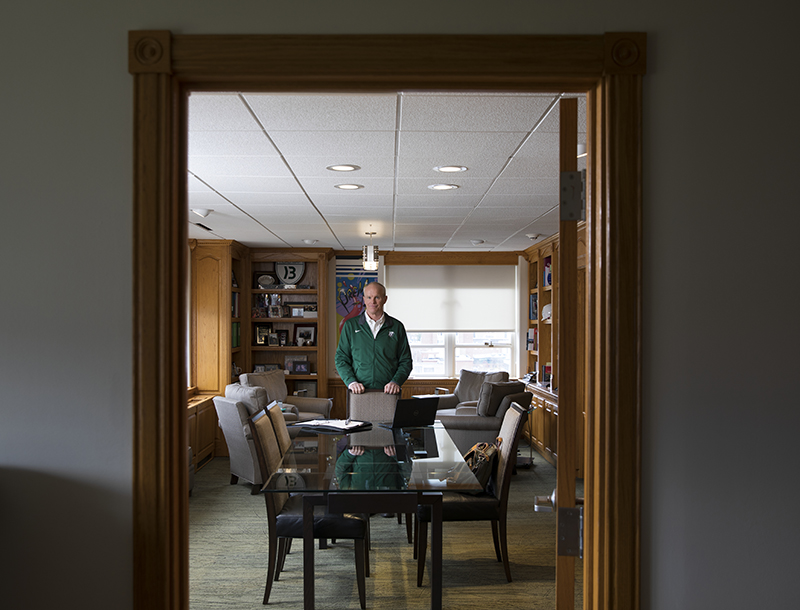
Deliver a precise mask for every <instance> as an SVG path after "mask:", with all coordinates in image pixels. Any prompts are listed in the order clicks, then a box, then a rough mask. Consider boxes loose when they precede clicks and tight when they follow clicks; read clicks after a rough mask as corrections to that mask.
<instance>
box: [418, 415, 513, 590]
mask: <svg viewBox="0 0 800 610" xmlns="http://www.w3.org/2000/svg"><path fill="white" fill-rule="evenodd" d="M527 418H528V412H527V410H525V409H523V408H522V407H520V405H518V404H517V403H512V405H511V407H510V408H509V409H508V410H507V411H506V413H505V415H504V416H503V423H502V425H501V427H500V433H499V435H498V436H499V438H500V439H502V440H501V443H500V451H499V453H498V460H497V470H496V475H495V477H494V481H493V483H494V485H493V487H492V488H491V489H492V492H491V493H490V492H488V491H487V492H484V493H479V494H469V493H460V492H445V493H443V494H442V521H490V522H491V524H492V539H493V541H494V551H495V555H496V556H497V561H502V562H503V567H504V568H505V571H506V578H507V579H508V582H511V568H510V567H509V564H508V544H507V541H506V515H507V512H508V492H509V488H510V485H511V474H512V471H513V469H514V465H515V464H516V456H517V445H518V443H519V437H520V434H521V431H522V428H523V427H524V425H525V421H526V420H527ZM417 519H418V522H419V532H418V536H417V586H418V587H421V586H422V577H423V575H424V573H425V552H426V550H427V546H428V523H429V522H430V520H431V511H430V507H428V506H420V507H419V508H418V509H417Z"/></svg>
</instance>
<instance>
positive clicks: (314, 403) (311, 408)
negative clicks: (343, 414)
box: [290, 396, 333, 419]
mask: <svg viewBox="0 0 800 610" xmlns="http://www.w3.org/2000/svg"><path fill="white" fill-rule="evenodd" d="M290 400H291V401H292V402H291V404H292V405H294V406H295V407H297V410H298V411H299V412H301V413H319V414H320V415H322V417H323V418H324V419H328V418H330V416H331V409H332V408H333V400H332V399H330V398H314V397H312V396H292V397H291V399H290Z"/></svg>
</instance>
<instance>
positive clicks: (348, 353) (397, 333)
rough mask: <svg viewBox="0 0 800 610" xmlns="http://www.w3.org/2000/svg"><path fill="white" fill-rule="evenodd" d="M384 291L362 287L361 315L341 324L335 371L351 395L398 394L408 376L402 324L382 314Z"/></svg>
mask: <svg viewBox="0 0 800 610" xmlns="http://www.w3.org/2000/svg"><path fill="white" fill-rule="evenodd" d="M386 298H387V297H386V288H385V287H384V286H383V284H379V283H378V282H371V283H369V284H367V285H366V286H365V287H364V306H365V310H364V312H363V313H362V314H361V315H360V316H358V317H356V318H351V319H350V320H347V322H345V324H344V327H343V328H342V334H341V336H340V337H339V345H338V347H337V348H336V370H337V371H338V372H339V375H340V376H341V377H342V380H343V381H344V383H345V385H346V386H347V387H348V388H349V390H350V391H351V392H353V394H362V393H363V392H364V390H365V389H367V388H369V389H382V390H383V391H384V392H385V393H386V394H399V393H400V386H401V385H403V383H404V382H405V380H406V379H408V376H409V375H410V374H411V368H412V365H413V363H412V359H411V348H410V347H409V345H408V337H407V336H406V329H405V327H404V326H403V323H402V322H400V320H398V319H397V318H393V317H391V316H389V315H387V314H385V313H384V312H383V306H384V305H385V304H386Z"/></svg>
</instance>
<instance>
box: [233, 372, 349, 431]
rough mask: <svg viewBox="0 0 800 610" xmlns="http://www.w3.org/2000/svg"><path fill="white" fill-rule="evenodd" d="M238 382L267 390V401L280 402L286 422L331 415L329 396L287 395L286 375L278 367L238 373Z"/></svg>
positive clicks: (325, 417) (331, 402)
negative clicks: (261, 371) (262, 371)
mask: <svg viewBox="0 0 800 610" xmlns="http://www.w3.org/2000/svg"><path fill="white" fill-rule="evenodd" d="M239 383H240V384H241V385H242V386H245V387H262V388H264V390H266V392H267V398H268V400H269V402H272V401H273V400H275V401H277V402H282V403H283V407H284V418H285V419H286V422H287V423H292V422H293V421H308V420H310V419H328V418H330V416H331V409H332V408H333V400H332V399H330V398H315V397H310V396H301V395H299V393H295V394H293V395H291V396H289V395H288V394H289V391H288V389H287V388H286V376H285V374H284V372H283V371H282V370H280V369H278V370H274V371H267V372H265V373H242V374H241V375H239ZM251 415H252V414H251Z"/></svg>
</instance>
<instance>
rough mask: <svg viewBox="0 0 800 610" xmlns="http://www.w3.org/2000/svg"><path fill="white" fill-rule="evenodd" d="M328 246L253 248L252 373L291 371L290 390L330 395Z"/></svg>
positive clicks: (249, 359) (248, 362) (248, 363)
mask: <svg viewBox="0 0 800 610" xmlns="http://www.w3.org/2000/svg"><path fill="white" fill-rule="evenodd" d="M332 256H333V251H332V250H329V249H325V250H319V249H309V250H290V249H266V248H253V249H251V250H250V252H249V263H250V269H249V273H248V278H247V280H248V282H249V290H248V296H249V298H248V307H249V313H250V318H249V321H248V325H249V329H248V332H247V336H248V337H249V344H248V346H247V352H248V357H247V359H246V364H245V369H246V370H247V371H248V372H253V371H258V370H265V369H270V368H280V369H283V370H284V371H288V372H287V374H286V385H287V389H288V390H289V393H292V392H293V391H296V390H302V389H305V390H307V391H308V394H307V395H308V396H323V397H327V396H328V395H329V394H328V371H327V358H328V356H327V354H328V351H327V336H328V335H327V332H328V327H327V322H328V320H327V317H328V314H327V301H328V298H327V297H328V262H329V260H330V259H331V257H332Z"/></svg>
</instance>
